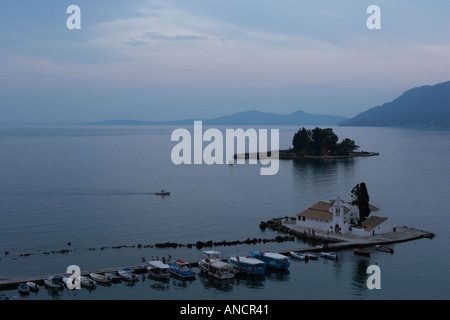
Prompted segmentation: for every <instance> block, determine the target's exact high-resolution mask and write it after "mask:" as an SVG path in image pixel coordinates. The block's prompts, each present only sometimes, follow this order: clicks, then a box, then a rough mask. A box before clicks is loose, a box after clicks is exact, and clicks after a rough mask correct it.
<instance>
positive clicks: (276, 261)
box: [250, 251, 291, 270]
mask: <svg viewBox="0 0 450 320" xmlns="http://www.w3.org/2000/svg"><path fill="white" fill-rule="evenodd" d="M250 257H252V258H255V259H258V260H261V261H263V262H264V263H265V264H266V267H268V268H274V269H282V270H286V269H288V268H289V266H290V265H291V263H290V262H289V258H288V257H286V256H285V255H282V254H279V253H275V252H270V251H252V252H250Z"/></svg>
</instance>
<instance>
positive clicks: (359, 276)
mask: <svg viewBox="0 0 450 320" xmlns="http://www.w3.org/2000/svg"><path fill="white" fill-rule="evenodd" d="M355 258H356V263H355V264H354V267H353V274H352V283H351V287H352V289H353V290H354V291H355V294H356V295H358V296H361V295H362V292H363V291H365V289H367V285H366V281H367V277H368V275H367V267H368V266H369V265H370V261H369V259H367V258H366V257H359V256H358V257H355Z"/></svg>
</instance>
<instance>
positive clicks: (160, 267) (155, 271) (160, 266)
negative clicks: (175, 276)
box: [147, 260, 170, 279]
mask: <svg viewBox="0 0 450 320" xmlns="http://www.w3.org/2000/svg"><path fill="white" fill-rule="evenodd" d="M147 272H148V274H149V275H151V276H153V277H155V278H158V279H169V278H170V266H169V265H168V264H166V263H163V262H162V261H159V260H156V261H149V262H148V266H147Z"/></svg>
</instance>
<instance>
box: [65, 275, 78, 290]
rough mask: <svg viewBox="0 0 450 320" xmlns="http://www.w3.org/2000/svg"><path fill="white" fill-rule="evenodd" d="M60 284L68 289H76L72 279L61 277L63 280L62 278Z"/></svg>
mask: <svg viewBox="0 0 450 320" xmlns="http://www.w3.org/2000/svg"><path fill="white" fill-rule="evenodd" d="M62 282H63V283H64V284H65V285H66V287H67V288H69V289H75V288H76V283H75V279H73V278H69V277H63V278H62Z"/></svg>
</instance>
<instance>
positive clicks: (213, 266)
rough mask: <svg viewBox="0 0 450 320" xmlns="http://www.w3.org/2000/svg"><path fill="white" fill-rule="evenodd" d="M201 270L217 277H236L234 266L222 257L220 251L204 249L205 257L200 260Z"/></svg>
mask: <svg viewBox="0 0 450 320" xmlns="http://www.w3.org/2000/svg"><path fill="white" fill-rule="evenodd" d="M198 266H199V268H200V271H201V272H203V273H206V274H207V275H209V276H211V277H214V278H216V279H225V280H226V279H232V278H234V275H235V273H234V271H233V266H232V265H231V264H229V263H227V262H224V261H222V260H221V259H220V252H219V251H215V250H210V251H203V259H202V260H200V261H199V262H198Z"/></svg>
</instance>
